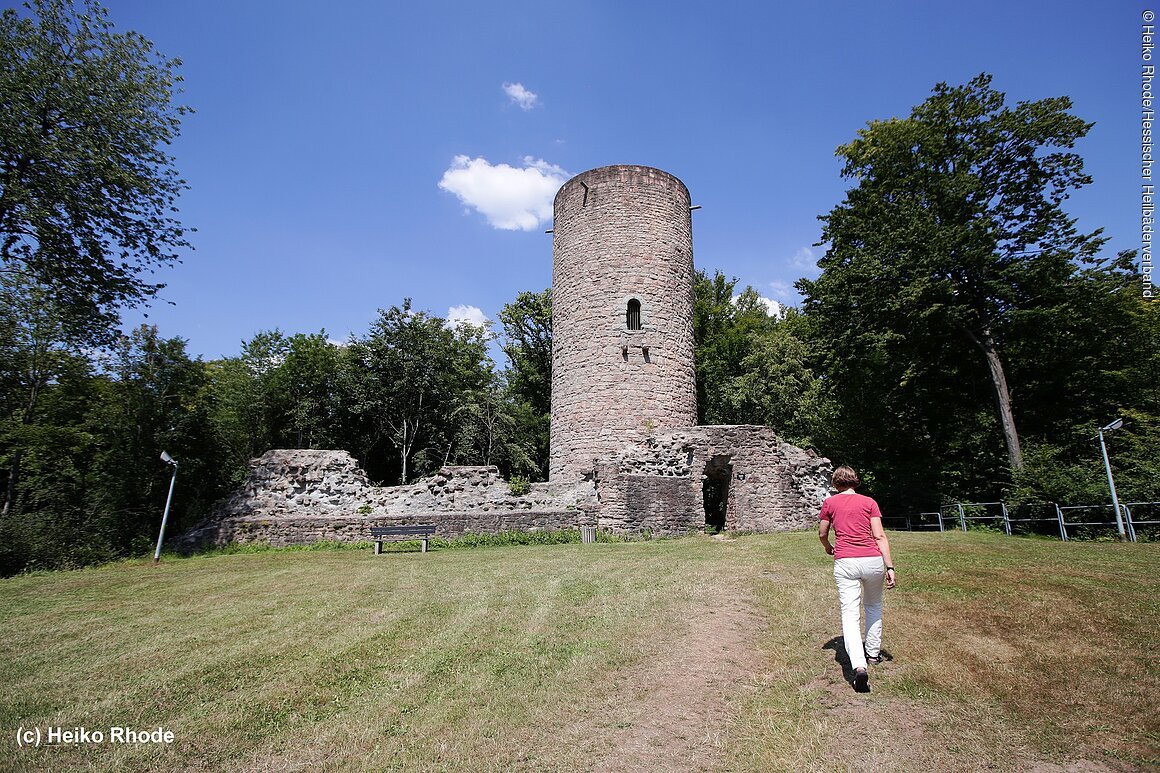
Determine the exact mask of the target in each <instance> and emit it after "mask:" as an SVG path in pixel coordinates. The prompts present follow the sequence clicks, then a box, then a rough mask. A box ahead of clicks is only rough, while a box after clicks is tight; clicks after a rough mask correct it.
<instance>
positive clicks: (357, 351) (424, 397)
mask: <svg viewBox="0 0 1160 773" xmlns="http://www.w3.org/2000/svg"><path fill="white" fill-rule="evenodd" d="M345 363H346V367H345V370H344V373H345V378H346V379H347V385H346V387H345V389H346V390H347V394H349V395H350V397H349V402H348V405H347V410H348V411H349V415H350V422H351V424H352V426H353V427H354V429H353V431H352V436H351V443H352V445H353V446H354V447H355V452H356V455H357V456H359V457H360V458H361V459H362V460H363V463H364V466H365V467H366V468H367V469H368V471H369V472H370V473H371V474H372V475H373V476H375V477H381V478H386V477H388V476H389V477H390V478H392V479H394V480H397V481H399V482H400V483H406V482H407V481H409V480H410V479H411V478H412V477H413V476H414V475H416V474H422V473H425V472H431V471H433V470H434V469H435V468H436V467H437V466H438V465H439V464H441V463H442V462H443V461H444V460H446V459H447V458H448V457H449V456H450V454H451V453H452V449H453V446H454V443H455V441H456V437H457V436H458V435H459V434H460V433H459V424H458V423H459V422H462V421H464V420H465V419H466V416H465V408H464V406H465V405H466V404H467V401H466V400H465V396H466V395H467V394H469V393H471V392H476V391H479V390H482V389H485V388H486V386H487V385H488V383H490V381H491V379H492V378H494V373H493V369H492V364H491V360H490V359H489V358H488V356H487V333H486V331H485V330H484V329H482V328H478V327H475V326H473V325H456V326H455V327H453V328H449V327H447V324H446V322H445V320H443V319H441V318H439V317H435V316H432V315H430V314H428V313H427V312H425V311H415V310H413V309H412V308H411V300H410V299H409V298H408V299H405V300H404V301H403V305H402V306H392V307H391V308H390V309H387V310H385V311H380V313H379V318H378V320H376V321H375V323H374V324H373V325H372V326H371V329H370V331H369V332H368V333H367V335H365V336H363V337H361V338H355V339H353V340H352V341H351V342H350V344H349V346H348V347H347V355H346V361H345Z"/></svg>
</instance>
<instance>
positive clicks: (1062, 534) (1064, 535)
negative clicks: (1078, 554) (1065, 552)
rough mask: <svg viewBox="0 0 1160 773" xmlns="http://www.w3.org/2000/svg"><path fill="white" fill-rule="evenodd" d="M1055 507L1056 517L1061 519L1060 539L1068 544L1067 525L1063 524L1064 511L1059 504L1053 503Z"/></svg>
mask: <svg viewBox="0 0 1160 773" xmlns="http://www.w3.org/2000/svg"><path fill="white" fill-rule="evenodd" d="M1051 504H1053V505H1055V517H1056V518H1058V519H1059V538H1060V539H1061V540H1063V541H1064V542H1067V525H1066V524H1065V523H1064V522H1063V511H1062V510H1060V509H1059V503H1058V502H1052V503H1051Z"/></svg>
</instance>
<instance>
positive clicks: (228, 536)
mask: <svg viewBox="0 0 1160 773" xmlns="http://www.w3.org/2000/svg"><path fill="white" fill-rule="evenodd" d="M592 501H593V493H592V489H591V485H590V484H589V485H588V486H587V488H585V486H584V485H583V484H579V485H575V486H569V487H562V488H558V489H553V488H551V487H549V485H548V484H546V483H540V484H532V486H531V490H530V491H529V492H528V493H526V494H523V495H520V496H514V495H512V493H511V491H510V489H509V487H508V484H507V482H506V481H504V480H503V479H502V478H500V476H499V470H498V469H497V468H495V467H444V468H442V469H440V470H439V472H438V473H437V474H435V475H433V476H431V477H429V478H424V479H422V480H420V481H418V482H416V483H413V484H410V485H407V486H393V487H381V486H374V485H372V484H371V483H370V481H369V480H368V479H367V477H366V473H365V472H363V470H362V469H360V468H359V466H358V463H357V462H356V461H355V459H354V457H352V456H351V455H350V454H348V453H347V452H345V451H309V450H273V451H267V452H266V453H265V454H263V455H262V456H260V457H258V458H257V459H253V460H251V462H250V472H249V474H248V475H247V477H246V480H245V482H244V483H243V484H242V486H241V487H240V488H239V489H238V490H237V491H236V492H234V493H233V494H232V495H231V496H229V497H227V498H226V499H224V500H222V501H221V502H219V503H218V504H217V505H215V507H214V509H213V511H212V513H211V514H210V516H209V517H208V518H207V519H206V520H205V521H203V522H202V523H200V524H198V525H197V526H195V527H194V528H193V529H191V530H190V531H188V532H186V533H185V534H184V535H182V536H181V537H180V538H179V539H178V540H177V542H178V544H179V546H181V547H184V548H191V547H195V546H198V545H218V546H220V545H225V544H228V543H230V542H255V541H261V542H268V543H269V544H271V545H277V546H284V545H299V544H308V543H311V542H315V541H318V540H340V541H359V540H364V539H368V538H369V535H370V528H371V526H390V525H403V524H412V523H435V524H436V526H437V530H436V533H437V534H438V535H439V536H441V537H456V536H460V535H462V534H466V533H495V532H500V531H506V530H512V529H514V530H523V531H536V530H540V529H574V528H577V527H579V526H582V525H589V526H590V525H594V524H595V517H594V516H593V515H592V514H591V506H592Z"/></svg>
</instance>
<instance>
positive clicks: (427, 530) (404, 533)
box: [371, 523, 435, 556]
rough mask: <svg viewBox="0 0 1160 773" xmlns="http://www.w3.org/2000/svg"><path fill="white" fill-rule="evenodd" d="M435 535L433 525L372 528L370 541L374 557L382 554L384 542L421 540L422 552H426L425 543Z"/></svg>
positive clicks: (418, 524) (419, 524)
mask: <svg viewBox="0 0 1160 773" xmlns="http://www.w3.org/2000/svg"><path fill="white" fill-rule="evenodd" d="M434 534H435V524H433V523H414V524H407V525H406V526H372V527H371V539H373V540H374V541H375V555H376V556H377V555H380V554H381V553H382V552H383V543H384V542H408V541H410V540H423V550H422V552H424V553H426V552H427V541H428V540H429V539H431V537H432V536H433V535H434Z"/></svg>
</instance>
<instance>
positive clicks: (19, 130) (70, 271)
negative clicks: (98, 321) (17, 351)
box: [0, 0, 188, 313]
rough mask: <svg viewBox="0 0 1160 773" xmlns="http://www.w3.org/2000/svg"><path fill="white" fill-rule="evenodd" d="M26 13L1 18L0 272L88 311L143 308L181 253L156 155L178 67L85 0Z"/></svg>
mask: <svg viewBox="0 0 1160 773" xmlns="http://www.w3.org/2000/svg"><path fill="white" fill-rule="evenodd" d="M25 8H26V9H27V13H25V14H22V13H21V12H18V11H16V10H14V9H7V10H5V11H4V12H3V13H2V14H0V261H2V262H0V270H2V271H3V272H4V273H5V274H23V275H26V276H27V277H28V278H30V279H31V280H33V281H35V282H36V283H38V284H40V285H42V286H44V287H45V288H48V289H50V290H51V291H52V292H53V293H54V294H55V295H56V297H57V299H58V301H59V302H61V303H62V304H64V305H71V306H76V307H81V308H85V309H89V310H90V311H91V312H92V313H97V312H102V313H110V312H112V311H115V310H116V309H117V308H119V307H122V306H126V305H128V306H132V305H135V304H138V303H140V302H143V301H145V300H147V299H149V298H150V297H151V296H153V295H154V294H155V293H156V292H157V291H158V290H159V289H160V288H161V287H162V286H163V285H160V284H156V283H152V282H150V281H148V277H149V274H150V273H151V272H152V271H154V270H155V269H156V268H158V267H159V266H163V265H166V264H169V263H171V262H173V261H174V260H176V259H177V253H178V252H179V251H180V250H181V249H182V248H185V247H187V246H188V242H187V240H186V238H185V230H184V228H183V227H182V226H181V224H180V223H179V222H178V221H177V220H176V219H175V218H174V217H173V213H174V212H175V211H176V210H175V209H174V202H175V201H176V199H177V197H178V195H179V193H180V192H181V191H182V190H183V189H184V188H186V187H187V186H186V184H185V182H184V181H183V180H182V179H181V178H180V177H179V176H178V174H177V172H176V170H175V169H174V167H173V157H172V156H170V155H169V154H168V153H167V152H166V150H165V148H166V146H167V145H169V144H171V143H172V142H173V141H174V139H176V137H177V135H178V132H179V127H180V121H181V116H182V115H183V114H184V113H185V112H186V111H187V108H185V107H182V106H178V105H174V104H173V98H174V96H175V94H176V93H177V87H178V84H179V82H180V77H179V76H178V75H177V74H176V68H177V67H178V65H179V64H180V62H179V61H178V60H176V59H165V58H164V57H162V56H161V55H159V54H158V53H157V52H156V51H155V50H154V48H153V45H152V43H150V42H149V41H148V40H146V39H145V38H144V37H142V36H141V35H139V34H137V33H135V32H124V33H120V32H114V31H113V25H112V24H111V22H109V20H108V15H107V12H106V11H105V9H104V8H102V7H101V6H99V5H98V4H97V3H95V2H93V1H92V0H84V2H82V4H81V6H80V8H77V7H76V6H74V4H73V3H72V2H70V1H69V0H32V2H30V3H27V4H26V5H25Z"/></svg>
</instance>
